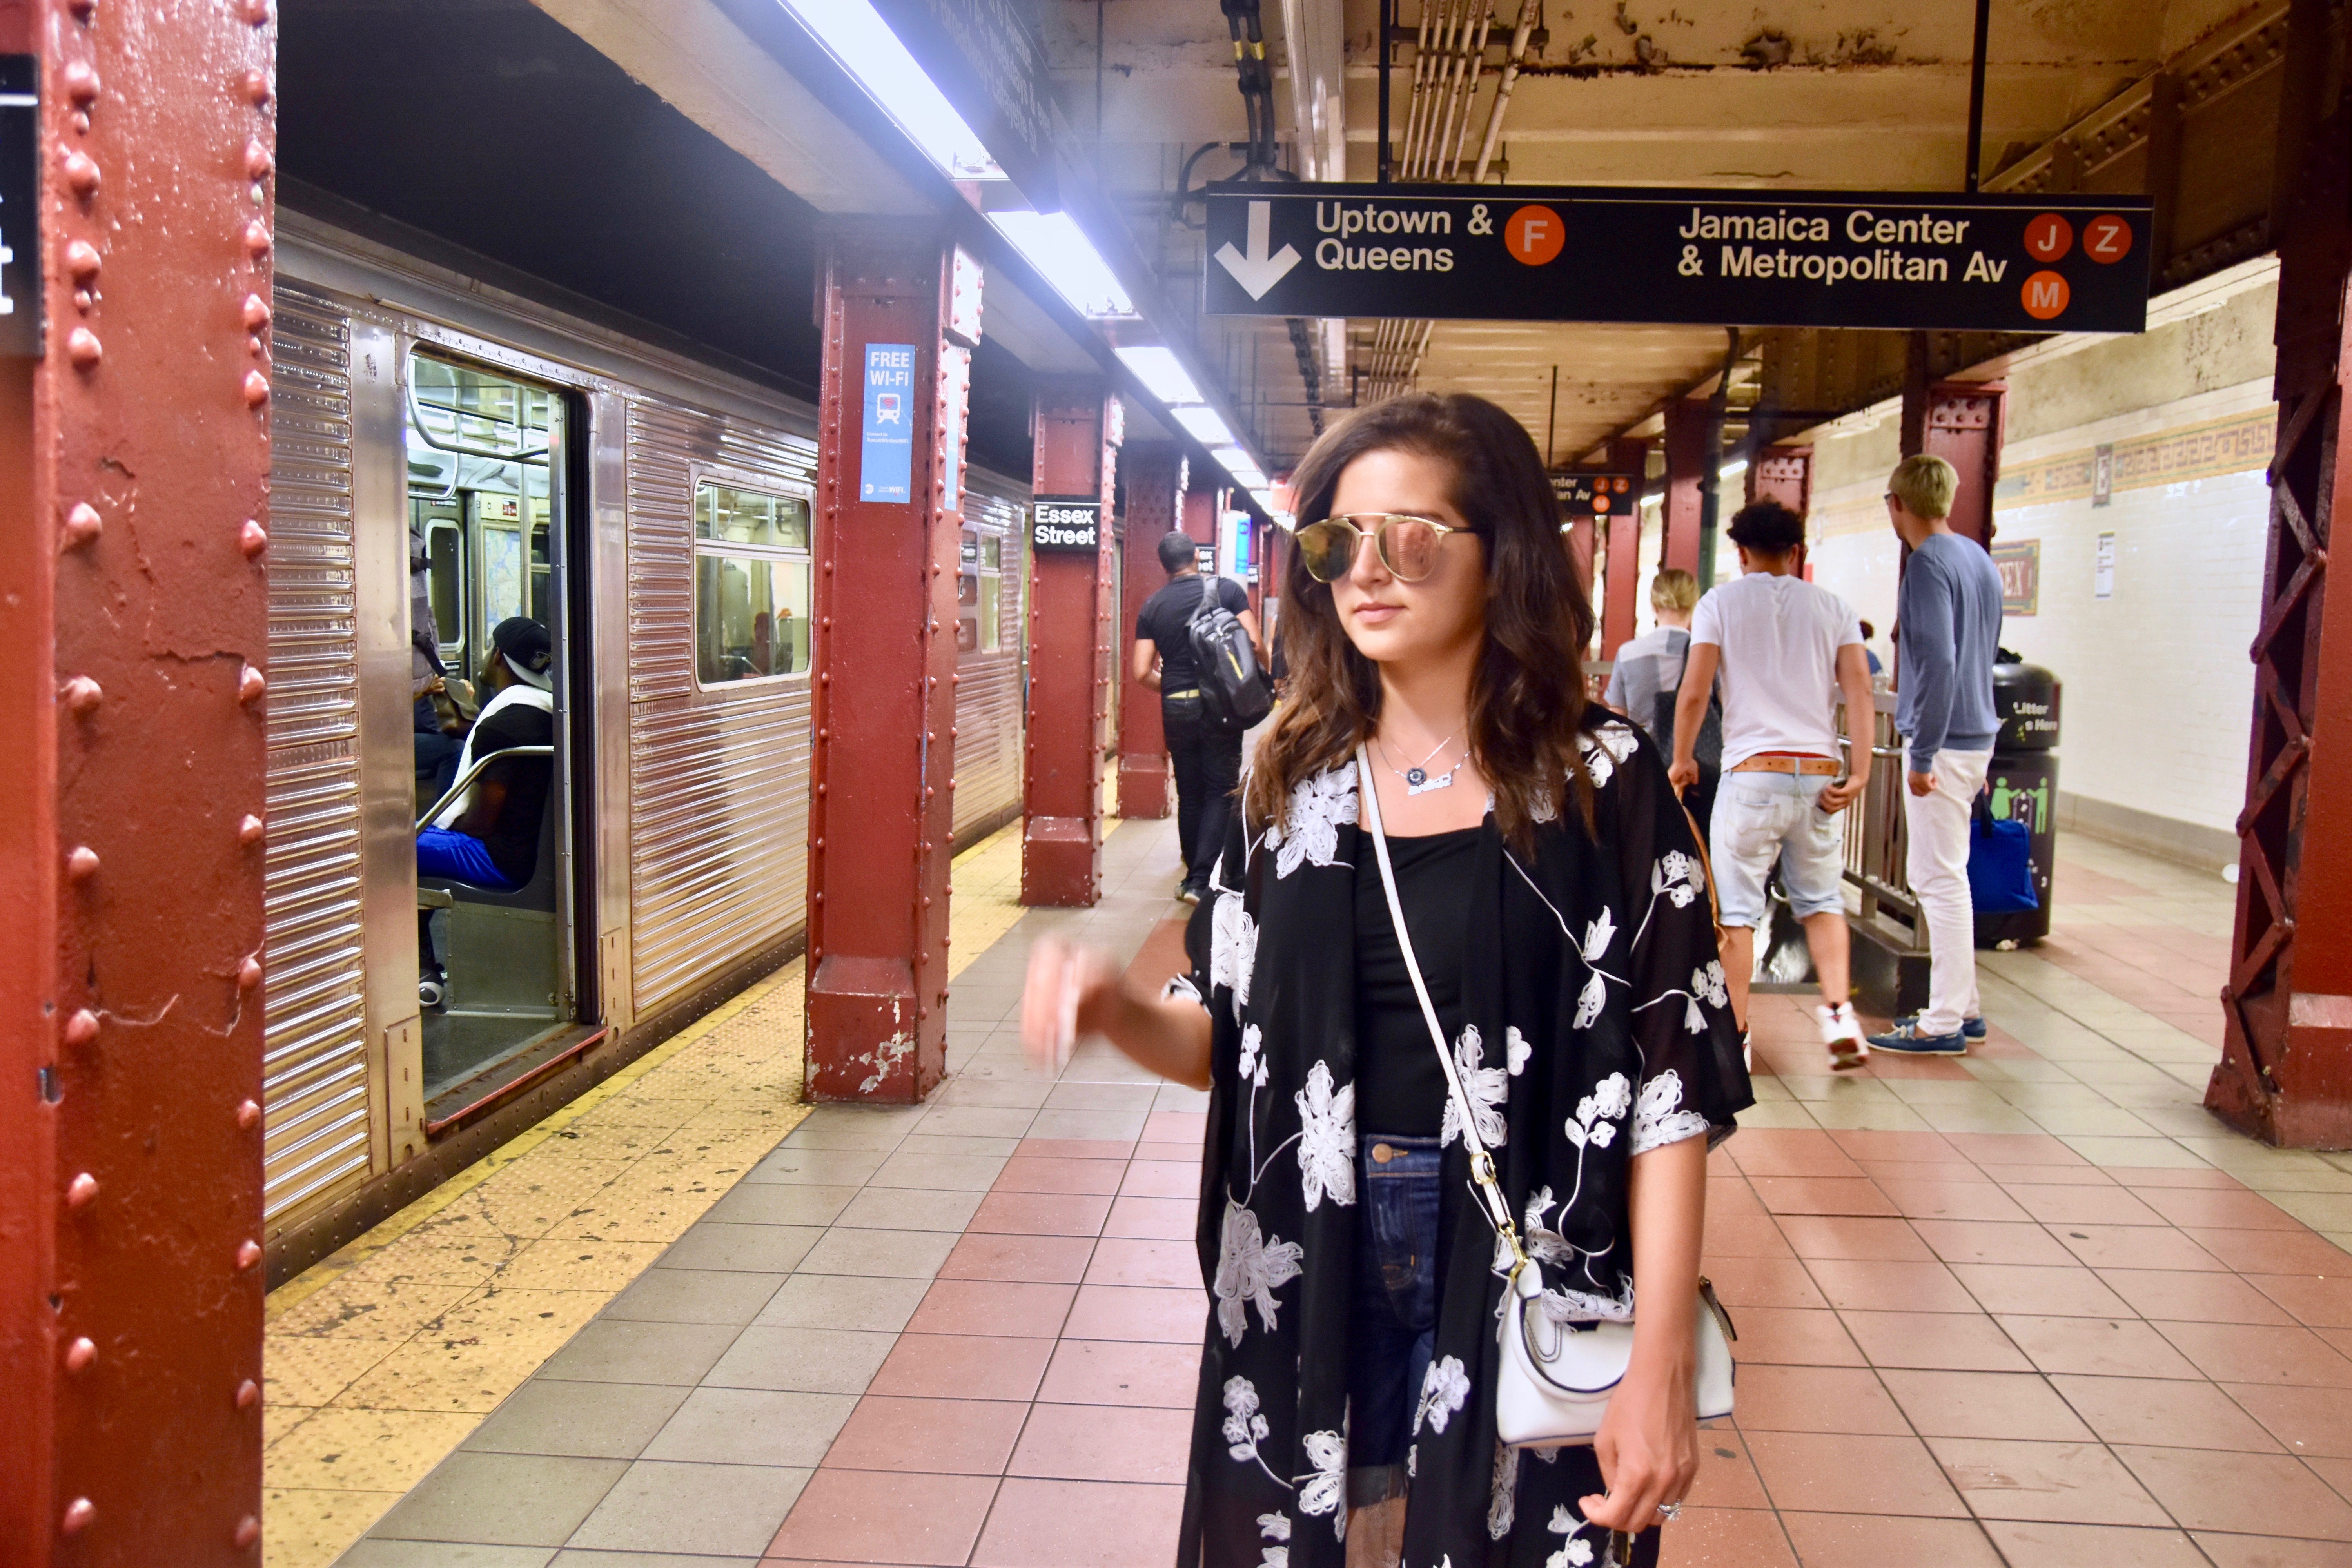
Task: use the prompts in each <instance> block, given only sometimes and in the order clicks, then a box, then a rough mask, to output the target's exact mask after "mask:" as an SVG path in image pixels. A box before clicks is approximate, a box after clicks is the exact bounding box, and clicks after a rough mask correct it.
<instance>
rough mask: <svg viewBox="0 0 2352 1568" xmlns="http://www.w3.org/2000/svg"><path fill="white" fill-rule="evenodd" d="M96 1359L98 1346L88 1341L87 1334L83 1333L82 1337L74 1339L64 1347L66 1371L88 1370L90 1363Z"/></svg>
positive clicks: (81, 1371) (78, 1371)
mask: <svg viewBox="0 0 2352 1568" xmlns="http://www.w3.org/2000/svg"><path fill="white" fill-rule="evenodd" d="M97 1360H98V1346H96V1345H95V1344H93V1343H91V1342H90V1340H89V1336H88V1335H84V1336H83V1337H82V1338H80V1339H78V1340H76V1341H74V1342H73V1343H71V1344H69V1345H68V1346H67V1347H66V1370H67V1371H68V1372H72V1373H83V1372H88V1371H89V1369H90V1367H91V1365H92V1363H95V1362H96V1361H97Z"/></svg>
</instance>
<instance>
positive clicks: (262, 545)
mask: <svg viewBox="0 0 2352 1568" xmlns="http://www.w3.org/2000/svg"><path fill="white" fill-rule="evenodd" d="M236 547H237V548H238V549H239V550H242V551H244V552H245V558H246V559H247V561H251V560H253V559H254V558H255V557H257V556H258V555H259V554H260V553H261V552H263V551H265V550H267V549H268V548H269V531H268V529H266V528H264V527H262V526H261V524H259V523H257V522H256V521H254V520H253V519H251V518H249V517H248V518H247V519H246V520H245V526H244V527H243V528H240V529H238V530H237V531H236Z"/></svg>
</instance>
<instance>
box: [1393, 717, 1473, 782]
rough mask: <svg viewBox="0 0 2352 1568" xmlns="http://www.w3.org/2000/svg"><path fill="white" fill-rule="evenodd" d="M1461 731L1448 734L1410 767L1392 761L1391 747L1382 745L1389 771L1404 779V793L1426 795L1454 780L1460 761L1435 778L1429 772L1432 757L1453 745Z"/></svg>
mask: <svg viewBox="0 0 2352 1568" xmlns="http://www.w3.org/2000/svg"><path fill="white" fill-rule="evenodd" d="M1461 733H1462V731H1459V730H1456V731H1454V734H1452V735H1448V736H1446V737H1445V739H1444V740H1443V741H1440V742H1437V744H1435V745H1434V746H1432V747H1430V748H1429V756H1426V757H1423V758H1422V759H1421V761H1419V762H1418V763H1414V764H1413V765H1412V766H1411V767H1409V768H1400V767H1398V766H1397V765H1396V764H1395V763H1391V762H1390V761H1389V749H1388V747H1387V746H1386V745H1382V746H1381V762H1382V763H1385V764H1386V765H1387V767H1388V770H1389V772H1391V773H1394V774H1396V776H1397V777H1399V778H1401V779H1402V780H1404V793H1405V794H1406V795H1426V794H1428V793H1429V792H1430V791H1431V790H1433V789H1444V788H1445V787H1446V786H1447V785H1449V784H1452V783H1453V782H1454V773H1455V771H1456V770H1457V769H1459V768H1460V767H1461V765H1462V764H1461V763H1454V766H1453V767H1451V768H1448V769H1446V770H1445V771H1444V773H1440V774H1438V775H1437V776H1436V777H1435V778H1432V777H1430V774H1429V762H1430V758H1431V757H1434V756H1436V755H1437V753H1438V752H1442V751H1444V750H1445V748H1446V747H1448V746H1450V745H1452V744H1453V743H1454V737H1455V736H1458V735H1460V734H1461Z"/></svg>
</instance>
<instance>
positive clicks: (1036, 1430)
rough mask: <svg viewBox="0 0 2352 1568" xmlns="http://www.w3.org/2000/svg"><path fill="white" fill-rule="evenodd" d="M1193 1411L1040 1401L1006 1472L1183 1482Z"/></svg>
mask: <svg viewBox="0 0 2352 1568" xmlns="http://www.w3.org/2000/svg"><path fill="white" fill-rule="evenodd" d="M1191 1448H1192V1412H1191V1411H1189V1410H1167V1409H1154V1408H1152V1407H1150V1406H1149V1405H1038V1406H1036V1407H1035V1408H1034V1410H1032V1411H1031V1412H1030V1415H1029V1421H1028V1425H1027V1426H1024V1427H1023V1428H1022V1431H1021V1441H1020V1442H1019V1443H1018V1444H1017V1445H1016V1446H1015V1447H1013V1459H1012V1463H1011V1464H1010V1465H1008V1466H1007V1467H1006V1469H1005V1473H1006V1474H1007V1475H1014V1476H1033V1477H1039V1478H1043V1479H1048V1480H1064V1481H1151V1482H1158V1483H1162V1484H1167V1485H1172V1486H1182V1485H1183V1484H1184V1472H1185V1469H1186V1468H1187V1465H1188V1461H1189V1459H1190V1455H1191Z"/></svg>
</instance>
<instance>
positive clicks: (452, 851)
mask: <svg viewBox="0 0 2352 1568" xmlns="http://www.w3.org/2000/svg"><path fill="white" fill-rule="evenodd" d="M416 874H417V875H418V876H420V877H450V878H454V879H457V881H460V882H471V883H472V884H474V886H476V887H478V888H495V889H498V890H499V891H500V892H511V891H513V889H514V884H513V883H512V882H509V881H508V880H507V874H506V873H505V872H504V871H501V870H499V863H498V862H497V861H495V860H493V859H491V858H490V847H489V846H488V845H487V844H485V843H483V842H482V841H481V840H480V839H478V838H477V837H474V836H473V835H472V834H470V833H458V832H456V831H454V830H453V829H450V828H446V827H421V828H418V829H417V831H416Z"/></svg>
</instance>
